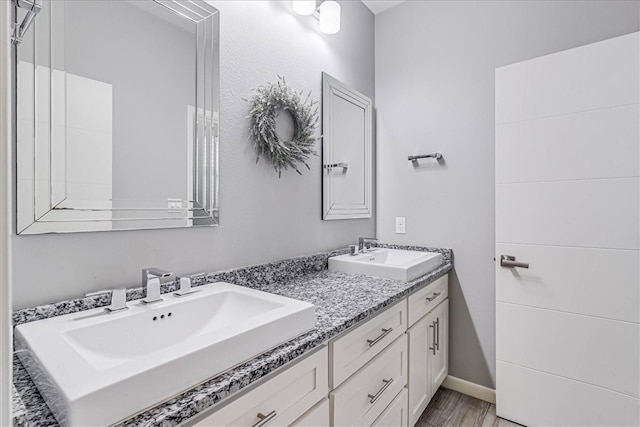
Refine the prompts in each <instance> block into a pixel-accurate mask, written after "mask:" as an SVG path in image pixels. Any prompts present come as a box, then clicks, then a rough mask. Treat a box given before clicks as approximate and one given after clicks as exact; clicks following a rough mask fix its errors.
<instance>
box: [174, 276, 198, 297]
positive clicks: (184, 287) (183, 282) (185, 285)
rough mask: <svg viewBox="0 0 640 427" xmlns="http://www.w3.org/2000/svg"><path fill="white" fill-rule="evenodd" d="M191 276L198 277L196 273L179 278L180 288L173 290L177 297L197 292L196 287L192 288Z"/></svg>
mask: <svg viewBox="0 0 640 427" xmlns="http://www.w3.org/2000/svg"><path fill="white" fill-rule="evenodd" d="M192 278H199V277H198V276H197V275H195V274H194V275H191V276H187V277H181V278H180V289H178V290H177V291H175V292H174V293H173V294H174V295H175V296H177V297H183V296H185V295H189V294H192V293H194V292H198V290H197V289H193V288H192V287H191V279H192Z"/></svg>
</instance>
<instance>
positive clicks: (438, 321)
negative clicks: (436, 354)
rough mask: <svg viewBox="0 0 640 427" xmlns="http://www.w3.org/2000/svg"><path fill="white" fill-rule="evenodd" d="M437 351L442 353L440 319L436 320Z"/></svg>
mask: <svg viewBox="0 0 640 427" xmlns="http://www.w3.org/2000/svg"><path fill="white" fill-rule="evenodd" d="M435 347H436V350H437V351H440V318H439V317H438V318H437V319H436V344H435Z"/></svg>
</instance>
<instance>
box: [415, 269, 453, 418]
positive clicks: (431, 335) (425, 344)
mask: <svg viewBox="0 0 640 427" xmlns="http://www.w3.org/2000/svg"><path fill="white" fill-rule="evenodd" d="M447 279H448V276H443V277H441V278H440V279H438V280H436V281H435V282H433V283H431V284H430V285H429V286H427V287H426V288H424V289H422V290H420V291H418V292H416V293H415V294H413V295H410V296H409V315H410V318H413V319H418V320H417V321H416V322H415V323H414V324H410V327H409V330H408V331H407V335H408V338H409V384H408V389H409V426H413V425H415V423H416V421H418V418H420V415H421V414H422V412H423V411H424V410H425V408H426V407H427V405H428V404H429V401H430V400H431V398H432V397H433V395H434V394H435V392H436V391H437V390H438V387H440V385H441V384H442V382H443V381H444V379H445V378H446V376H447V373H448V355H449V354H448V353H449V342H448V340H449V338H448V337H449V300H448V283H447ZM412 309H413V310H412Z"/></svg>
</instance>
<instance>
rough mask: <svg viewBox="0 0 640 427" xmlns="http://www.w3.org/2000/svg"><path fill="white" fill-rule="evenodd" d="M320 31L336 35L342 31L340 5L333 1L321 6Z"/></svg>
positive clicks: (327, 1)
mask: <svg viewBox="0 0 640 427" xmlns="http://www.w3.org/2000/svg"><path fill="white" fill-rule="evenodd" d="M320 31H322V32H323V33H325V34H335V33H337V32H338V31H340V5H339V4H338V2H336V1H333V0H325V1H324V2H322V4H321V5H320Z"/></svg>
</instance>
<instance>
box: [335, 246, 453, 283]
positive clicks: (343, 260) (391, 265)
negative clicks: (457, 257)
mask: <svg viewBox="0 0 640 427" xmlns="http://www.w3.org/2000/svg"><path fill="white" fill-rule="evenodd" d="M440 264H442V254H439V253H437V252H420V251H406V250H402V249H386V248H384V249H374V250H372V251H369V252H367V253H364V254H359V255H350V254H346V255H339V256H334V257H331V258H329V270H333V271H342V272H343V273H351V274H364V275H365V276H373V277H382V278H384V279H393V280H401V281H405V282H408V281H411V280H413V279H415V278H418V277H420V276H422V275H425V274H427V273H429V272H430V271H433V270H435V269H436V268H437V267H438V266H440Z"/></svg>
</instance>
